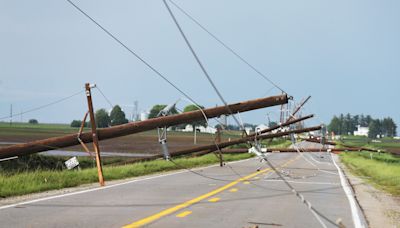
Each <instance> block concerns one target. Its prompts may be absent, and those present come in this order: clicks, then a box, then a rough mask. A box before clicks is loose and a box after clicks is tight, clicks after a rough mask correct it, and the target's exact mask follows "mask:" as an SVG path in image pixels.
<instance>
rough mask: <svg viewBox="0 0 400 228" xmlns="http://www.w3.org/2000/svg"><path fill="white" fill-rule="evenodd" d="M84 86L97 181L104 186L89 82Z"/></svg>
mask: <svg viewBox="0 0 400 228" xmlns="http://www.w3.org/2000/svg"><path fill="white" fill-rule="evenodd" d="M85 88H86V97H87V102H88V107H89V115H90V124H91V126H92V138H93V147H94V151H95V153H96V165H97V173H98V175H99V183H100V185H101V186H104V178H103V169H102V167H101V157H100V147H99V138H98V136H97V129H96V121H95V119H94V112H93V103H92V94H91V91H90V84H89V83H86V84H85Z"/></svg>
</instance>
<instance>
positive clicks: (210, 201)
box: [0, 153, 354, 227]
mask: <svg viewBox="0 0 400 228" xmlns="http://www.w3.org/2000/svg"><path fill="white" fill-rule="evenodd" d="M303 155H304V156H305V157H307V158H308V159H309V160H310V161H312V162H313V164H314V165H316V166H318V168H319V170H318V169H317V168H316V167H314V166H312V165H311V164H310V163H309V162H307V161H306V160H305V159H304V158H303V157H302V156H300V155H299V154H297V153H275V154H271V155H270V156H269V159H270V161H271V162H272V163H273V164H274V165H275V166H276V167H279V169H280V170H281V173H282V174H284V176H285V178H286V179H287V180H288V181H289V182H290V183H291V184H292V185H293V186H294V187H295V188H296V190H297V191H298V192H300V193H301V194H302V195H304V197H305V198H306V199H307V200H308V201H310V202H311V203H312V206H313V207H315V208H316V209H317V210H318V211H319V212H320V213H321V214H322V215H324V216H326V217H327V218H329V219H330V220H332V221H337V219H339V218H340V219H341V221H342V223H343V224H344V225H345V226H346V227H353V226H354V225H353V224H354V221H353V219H352V212H351V208H350V204H349V200H348V199H347V197H346V195H345V192H344V190H343V188H342V186H341V185H340V177H339V175H338V171H337V169H336V167H335V166H334V164H332V162H331V158H330V156H329V155H328V154H326V153H304V154H303ZM260 166H261V167H260ZM258 167H260V171H258V172H257V168H258ZM195 171H196V172H198V173H200V174H201V175H203V176H200V175H196V174H194V173H192V172H188V171H180V172H176V173H170V174H166V175H159V176H153V177H146V178H142V179H139V180H133V181H130V182H127V183H123V184H117V185H115V186H107V187H105V188H102V189H94V190H89V191H83V192H77V193H72V194H67V195H64V196H63V195H61V196H55V197H49V199H44V200H36V201H33V202H25V203H22V204H19V205H9V206H2V207H0V221H1V225H0V226H1V227H124V226H125V227H137V226H146V227H251V226H254V225H259V227H274V226H277V227H279V226H282V227H321V224H320V223H319V222H318V220H317V219H316V218H315V217H314V216H313V215H312V213H311V211H310V210H308V208H307V206H306V205H304V204H303V203H302V202H301V201H300V200H299V199H298V198H297V197H296V196H295V195H294V194H293V193H292V192H291V191H290V190H289V189H288V188H287V186H286V185H285V184H284V183H283V182H282V180H280V179H279V178H278V177H277V175H276V174H275V173H273V172H272V170H271V169H270V168H269V167H268V166H267V165H266V164H265V163H260V162H259V160H258V159H249V160H246V161H240V162H234V163H230V164H228V166H225V167H223V168H221V167H218V166H212V167H207V168H201V169H196V170H195ZM204 176H205V177H204ZM207 177H209V178H207ZM217 179H218V180H217ZM322 221H323V222H324V224H325V225H326V226H327V227H335V226H334V225H333V224H331V223H329V222H328V221H326V220H324V219H322Z"/></svg>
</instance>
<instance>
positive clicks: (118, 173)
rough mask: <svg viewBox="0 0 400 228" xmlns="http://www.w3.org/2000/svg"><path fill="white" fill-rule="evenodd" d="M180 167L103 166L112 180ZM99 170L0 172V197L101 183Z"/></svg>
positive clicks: (191, 161)
mask: <svg viewBox="0 0 400 228" xmlns="http://www.w3.org/2000/svg"><path fill="white" fill-rule="evenodd" d="M251 156H252V155H251V154H248V153H245V154H226V155H224V159H225V161H236V160H242V159H246V158H250V157H251ZM175 162H176V163H178V164H179V165H180V166H183V167H187V168H193V167H199V166H205V165H210V164H215V163H218V162H219V160H218V159H217V158H216V156H215V155H213V154H207V155H204V156H201V157H194V158H178V159H176V160H175ZM177 169H179V167H177V166H175V165H174V164H173V163H171V162H168V161H164V160H155V161H148V162H141V163H134V164H129V165H123V166H105V167H103V172H104V178H105V179H106V181H107V180H108V181H109V180H117V179H124V178H129V177H137V176H142V175H147V174H152V173H159V172H165V171H171V170H177ZM97 181H98V179H97V170H96V169H95V168H88V169H83V170H82V171H69V170H62V171H49V170H36V171H34V172H22V173H17V174H12V175H7V174H1V173H0V198H5V197H10V196H17V195H24V194H29V193H35V192H43V191H47V190H54V189H62V188H67V187H75V186H79V185H82V184H88V183H95V182H97Z"/></svg>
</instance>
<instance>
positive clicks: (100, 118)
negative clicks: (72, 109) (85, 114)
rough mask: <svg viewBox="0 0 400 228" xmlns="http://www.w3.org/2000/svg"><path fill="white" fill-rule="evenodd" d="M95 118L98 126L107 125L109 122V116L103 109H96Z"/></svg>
mask: <svg viewBox="0 0 400 228" xmlns="http://www.w3.org/2000/svg"><path fill="white" fill-rule="evenodd" d="M95 116H96V117H95V118H96V125H97V127H99V128H103V127H109V126H110V124H111V119H110V116H108V113H107V111H106V110H105V109H103V108H102V109H99V110H97V111H96V114H95Z"/></svg>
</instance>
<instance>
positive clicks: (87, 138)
mask: <svg viewBox="0 0 400 228" xmlns="http://www.w3.org/2000/svg"><path fill="white" fill-rule="evenodd" d="M287 102H288V97H287V95H286V94H284V95H279V96H272V97H266V98H260V99H255V100H250V101H244V102H240V103H235V104H231V105H229V109H230V110H229V109H227V108H226V107H225V106H219V107H215V108H208V109H203V110H196V111H192V112H186V113H181V114H177V115H171V116H165V117H158V118H154V119H149V120H145V121H139V122H132V123H127V124H122V125H118V126H113V127H110V128H103V129H97V136H98V140H104V139H111V138H116V137H120V136H125V135H129V134H134V133H139V132H143V131H148V130H152V129H156V128H158V127H164V126H174V125H178V124H183V123H191V122H194V121H197V120H203V119H204V115H203V112H204V114H205V115H206V117H207V118H214V117H219V116H221V115H229V114H231V113H230V112H232V113H237V112H247V111H251V110H256V109H261V108H266V107H271V106H275V105H280V104H285V103H287ZM80 138H81V139H82V141H83V142H85V143H89V142H92V141H93V137H92V134H91V133H90V132H86V133H82V134H81V135H80ZM78 144H80V143H79V141H78V139H77V134H70V135H66V136H61V137H54V138H49V139H43V140H38V141H33V142H30V143H24V144H18V145H12V146H7V147H2V148H0V159H1V158H8V157H13V156H21V155H27V154H32V153H37V152H42V151H48V150H53V149H57V148H64V147H69V146H75V145H78Z"/></svg>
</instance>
